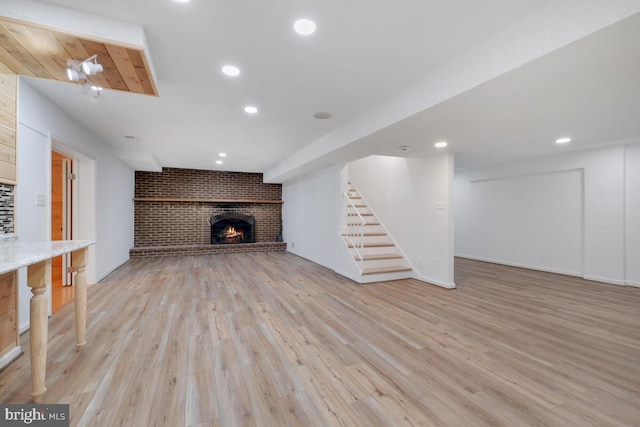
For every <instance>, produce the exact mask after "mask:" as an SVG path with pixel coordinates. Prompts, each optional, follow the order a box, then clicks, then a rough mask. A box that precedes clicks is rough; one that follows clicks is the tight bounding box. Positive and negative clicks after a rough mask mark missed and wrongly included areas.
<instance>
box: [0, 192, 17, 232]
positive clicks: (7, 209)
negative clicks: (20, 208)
mask: <svg viewBox="0 0 640 427" xmlns="http://www.w3.org/2000/svg"><path fill="white" fill-rule="evenodd" d="M14 191H15V187H14V186H13V185H9V184H2V183H0V233H2V234H4V233H13V232H14V230H13V212H14V206H15V204H14V200H15V199H14Z"/></svg>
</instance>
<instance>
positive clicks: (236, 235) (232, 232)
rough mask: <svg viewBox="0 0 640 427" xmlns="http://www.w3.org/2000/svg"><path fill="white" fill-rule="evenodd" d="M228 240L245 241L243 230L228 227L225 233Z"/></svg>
mask: <svg viewBox="0 0 640 427" xmlns="http://www.w3.org/2000/svg"><path fill="white" fill-rule="evenodd" d="M223 235H224V237H225V238H226V240H228V241H229V240H242V239H244V232H243V231H242V230H236V228H235V227H227V228H226V230H224V232H223Z"/></svg>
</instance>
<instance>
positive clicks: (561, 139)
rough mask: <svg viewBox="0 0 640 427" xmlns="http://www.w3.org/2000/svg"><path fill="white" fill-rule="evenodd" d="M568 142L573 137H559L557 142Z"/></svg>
mask: <svg viewBox="0 0 640 427" xmlns="http://www.w3.org/2000/svg"><path fill="white" fill-rule="evenodd" d="M567 142H571V138H567V137H565V138H558V139H556V144H566V143H567Z"/></svg>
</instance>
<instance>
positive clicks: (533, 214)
mask: <svg viewBox="0 0 640 427" xmlns="http://www.w3.org/2000/svg"><path fill="white" fill-rule="evenodd" d="M628 147H631V148H632V150H630V149H628V148H625V146H624V145H616V146H611V147H607V148H600V149H594V150H587V151H580V152H573V153H565V154H560V155H557V156H551V157H545V158H539V159H533V160H526V161H519V162H512V163H508V164H505V165H499V166H494V167H487V168H481V169H476V170H472V171H466V172H460V173H457V174H456V179H455V203H456V206H457V207H459V208H457V209H456V231H457V232H456V254H457V255H460V256H468V257H472V258H478V259H485V260H490V261H494V262H501V263H505V264H514V265H523V266H528V267H531V268H537V269H541V270H551V271H560V272H566V273H569V274H579V275H580V274H581V275H582V276H583V277H585V278H587V279H591V280H598V281H602V282H608V283H614V284H625V283H626V282H628V281H630V280H632V278H631V276H629V277H628V278H627V276H626V274H632V273H633V274H637V272H631V271H628V272H625V263H626V264H627V265H628V264H629V263H630V262H633V261H632V260H630V259H629V256H632V255H633V254H632V253H631V252H629V249H630V248H631V249H634V248H635V250H637V247H638V246H637V244H638V243H637V240H638V238H639V237H640V236H638V234H637V233H635V234H633V235H632V234H631V231H632V230H631V229H628V230H627V231H626V233H625V215H626V216H627V217H629V215H634V214H635V216H636V217H637V216H638V214H637V213H638V211H637V209H638V207H637V205H636V206H635V207H633V206H629V208H633V209H634V210H633V211H630V210H629V208H628V209H627V212H625V151H633V153H635V155H636V156H637V152H636V151H637V148H636V147H637V145H632V146H628ZM632 161H633V159H632V158H631V157H629V155H627V160H626V164H627V172H626V176H627V180H629V177H630V176H631V175H633V176H634V177H636V178H635V179H636V185H637V174H638V173H639V172H638V168H639V167H640V165H638V164H637V163H636V164H635V165H631V166H630V165H629V163H630V162H632ZM634 171H635V172H634ZM579 175H581V176H582V178H581V180H582V185H578V180H579ZM636 191H637V190H636ZM630 198H633V197H632V195H630V194H629V191H627V196H626V199H627V201H629V199H630ZM496 200H503V202H502V203H501V204H500V203H497V202H496ZM579 201H581V202H579ZM578 204H580V205H581V209H578ZM627 205H633V202H632V203H629V202H627ZM636 221H637V220H635V219H633V220H630V221H627V224H626V226H627V227H629V225H631V224H630V223H631V222H633V223H634V224H635V226H636V227H637V226H638V223H637V222H636ZM576 224H581V228H582V234H581V239H578V238H577V233H578V230H577V228H576ZM489 230H493V231H494V232H495V235H490V234H488V232H489ZM510 230H511V232H510ZM579 241H580V246H581V251H582V264H581V266H579V263H578V261H577V252H576V245H578V244H579V243H578V242H579ZM541 252H542V253H544V257H542V258H541V257H540V256H539V254H540V253H541ZM635 256H636V257H637V254H636V255H635ZM636 259H637V258H636ZM636 262H637V261H636ZM580 267H581V268H580ZM633 277H636V278H637V276H633ZM634 280H635V279H634ZM627 284H630V283H627Z"/></svg>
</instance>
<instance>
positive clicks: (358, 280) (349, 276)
mask: <svg viewBox="0 0 640 427" xmlns="http://www.w3.org/2000/svg"><path fill="white" fill-rule="evenodd" d="M333 272H334V273H336V274H339V275H340V276H342V277H346V278H347V279H349V280H353V281H354V282H356V283H358V284H360V285H361V284H362V282H361V279H362V277H361V276H357V275H353V274H349V273H347V272H346V271H342V270H333Z"/></svg>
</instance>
